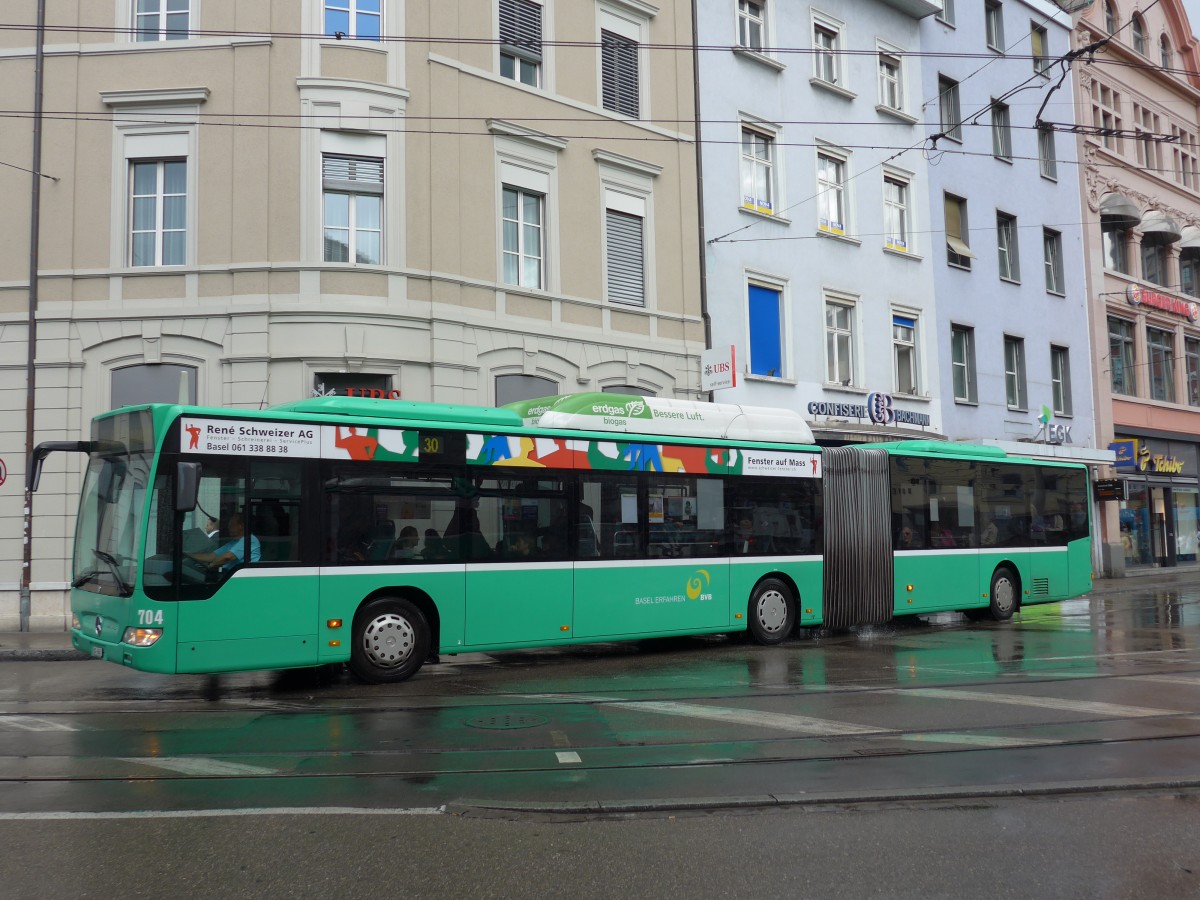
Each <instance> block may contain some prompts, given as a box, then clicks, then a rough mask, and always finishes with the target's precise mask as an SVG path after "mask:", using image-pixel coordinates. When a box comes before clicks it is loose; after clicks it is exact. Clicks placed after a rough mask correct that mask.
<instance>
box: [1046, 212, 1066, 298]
mask: <svg viewBox="0 0 1200 900" xmlns="http://www.w3.org/2000/svg"><path fill="white" fill-rule="evenodd" d="M1042 259H1043V261H1044V262H1045V264H1046V290H1048V291H1049V292H1050V293H1052V294H1065V293H1066V292H1067V289H1066V287H1065V285H1064V284H1063V256H1062V235H1061V234H1060V233H1059V232H1057V231H1052V230H1050V229H1049V228H1043V229H1042Z"/></svg>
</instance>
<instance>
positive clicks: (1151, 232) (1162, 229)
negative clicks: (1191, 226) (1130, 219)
mask: <svg viewBox="0 0 1200 900" xmlns="http://www.w3.org/2000/svg"><path fill="white" fill-rule="evenodd" d="M1138 230H1139V231H1140V232H1141V233H1142V237H1143V240H1144V239H1145V238H1152V239H1153V240H1154V241H1156V242H1157V243H1160V244H1173V243H1175V242H1176V241H1177V240H1179V238H1180V236H1181V235H1182V234H1183V229H1182V228H1180V227H1179V224H1178V223H1177V222H1176V221H1175V220H1174V219H1172V218H1171V217H1170V216H1168V215H1167V214H1166V213H1165V212H1162V211H1161V210H1157V209H1151V210H1148V211H1147V212H1146V214H1145V215H1144V216H1142V223H1141V225H1139V226H1138Z"/></svg>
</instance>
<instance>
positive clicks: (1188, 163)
mask: <svg viewBox="0 0 1200 900" xmlns="http://www.w3.org/2000/svg"><path fill="white" fill-rule="evenodd" d="M1171 136H1172V138H1174V140H1173V141H1172V142H1171V155H1172V159H1173V162H1174V165H1173V168H1174V170H1175V180H1176V181H1177V182H1179V183H1180V184H1182V185H1183V186H1184V187H1185V188H1188V189H1189V190H1195V189H1196V188H1197V187H1200V178H1198V177H1197V172H1198V170H1197V165H1196V160H1197V156H1198V154H1197V149H1196V135H1195V134H1194V133H1193V132H1191V131H1188V130H1187V129H1186V128H1182V127H1180V126H1179V125H1176V124H1175V123H1171Z"/></svg>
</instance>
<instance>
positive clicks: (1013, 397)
mask: <svg viewBox="0 0 1200 900" xmlns="http://www.w3.org/2000/svg"><path fill="white" fill-rule="evenodd" d="M1004 392H1005V397H1006V399H1007V401H1008V408H1009V409H1027V408H1028V406H1027V401H1026V399H1025V396H1026V395H1025V339H1024V338H1019V337H1013V336H1012V335H1008V334H1006V335H1005V336H1004Z"/></svg>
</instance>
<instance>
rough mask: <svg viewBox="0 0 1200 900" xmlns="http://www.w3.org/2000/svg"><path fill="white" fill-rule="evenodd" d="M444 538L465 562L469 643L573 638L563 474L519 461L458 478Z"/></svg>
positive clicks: (466, 623) (467, 638)
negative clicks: (503, 468)
mask: <svg viewBox="0 0 1200 900" xmlns="http://www.w3.org/2000/svg"><path fill="white" fill-rule="evenodd" d="M458 492H459V494H460V496H459V501H458V507H457V509H456V510H455V513H454V517H453V518H452V519H451V521H450V524H449V525H448V526H447V528H446V531H445V534H444V536H443V542H444V543H445V544H446V545H447V547H448V548H450V550H451V552H452V553H453V554H454V555H455V556H456V557H457V558H459V559H462V560H463V561H465V562H466V564H467V567H466V570H467V575H466V611H465V623H464V624H465V634H466V643H467V644H468V645H474V646H495V645H503V644H528V643H535V642H551V641H569V640H570V639H571V638H572V637H573V636H574V622H573V620H572V590H571V571H572V566H571V545H570V541H569V540H568V537H569V535H568V531H569V525H568V494H567V480H566V479H565V478H564V477H562V476H561V475H557V474H551V475H549V476H547V475H541V474H538V473H536V472H532V473H531V472H530V471H529V470H527V469H526V470H518V469H517V468H516V467H514V468H513V469H510V470H506V471H504V472H502V473H500V474H494V472H488V473H487V474H486V475H484V476H479V477H475V478H469V479H462V480H461V484H460V486H459V491H458Z"/></svg>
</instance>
